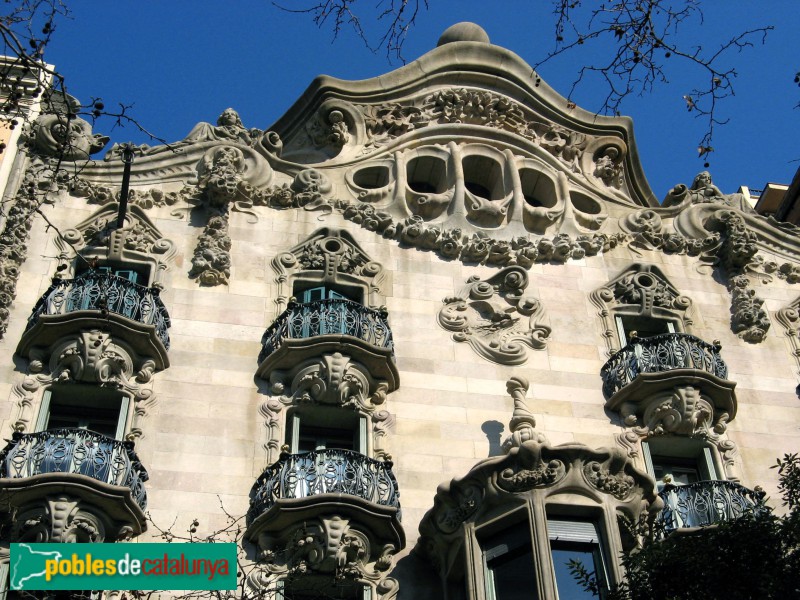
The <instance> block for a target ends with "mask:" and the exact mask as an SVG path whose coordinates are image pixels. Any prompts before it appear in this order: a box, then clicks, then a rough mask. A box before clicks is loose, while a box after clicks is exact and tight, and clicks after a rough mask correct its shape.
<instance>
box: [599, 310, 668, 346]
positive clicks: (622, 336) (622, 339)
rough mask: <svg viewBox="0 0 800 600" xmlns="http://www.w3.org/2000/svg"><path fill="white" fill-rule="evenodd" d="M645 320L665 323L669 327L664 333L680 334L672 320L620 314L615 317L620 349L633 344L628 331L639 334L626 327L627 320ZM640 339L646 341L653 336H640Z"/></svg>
mask: <svg viewBox="0 0 800 600" xmlns="http://www.w3.org/2000/svg"><path fill="white" fill-rule="evenodd" d="M644 318H646V319H649V320H651V321H653V322H663V323H665V324H666V326H667V331H664V332H663V333H678V329H677V327H676V326H677V321H674V320H672V319H664V318H659V317H647V316H643V315H630V314H625V313H620V314H617V315H615V316H614V322H615V323H616V325H617V336H618V337H619V343H620V348H624V347H625V346H627V345H628V344H630V343H631V339H630V337H629V336H628V331H636V332H637V333H638V330H636V329H633V328H629V327H626V326H625V322H624V321H625V319H644ZM655 335H661V334H655ZM639 337H640V338H642V339H646V338H647V337H651V336H639Z"/></svg>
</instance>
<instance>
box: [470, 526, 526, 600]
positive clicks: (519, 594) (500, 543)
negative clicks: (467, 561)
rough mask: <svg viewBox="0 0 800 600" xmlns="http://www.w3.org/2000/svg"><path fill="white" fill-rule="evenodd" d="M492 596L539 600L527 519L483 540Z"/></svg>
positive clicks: (500, 599)
mask: <svg viewBox="0 0 800 600" xmlns="http://www.w3.org/2000/svg"><path fill="white" fill-rule="evenodd" d="M480 543H481V548H482V549H483V556H484V561H485V564H486V573H485V578H486V588H487V589H486V596H487V598H489V599H490V600H536V598H537V597H538V596H537V591H536V590H537V584H536V572H535V571H534V568H533V567H534V565H533V552H532V549H531V540H530V529H529V527H528V524H527V522H526V523H521V524H519V525H517V526H515V527H511V528H509V529H506V530H504V531H501V532H499V533H497V534H494V535H491V536H490V537H487V538H484V539H482V540H480Z"/></svg>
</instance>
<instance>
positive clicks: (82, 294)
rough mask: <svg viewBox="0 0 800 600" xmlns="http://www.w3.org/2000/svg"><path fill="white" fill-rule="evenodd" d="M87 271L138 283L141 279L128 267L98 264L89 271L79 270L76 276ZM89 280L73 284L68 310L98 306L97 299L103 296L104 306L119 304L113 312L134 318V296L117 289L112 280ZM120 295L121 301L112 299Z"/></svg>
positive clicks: (68, 299) (135, 304)
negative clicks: (104, 281) (107, 281)
mask: <svg viewBox="0 0 800 600" xmlns="http://www.w3.org/2000/svg"><path fill="white" fill-rule="evenodd" d="M87 273H95V274H97V275H101V276H104V275H115V276H117V277H119V278H120V279H124V280H125V281H130V282H131V283H139V282H140V279H142V276H141V274H140V273H138V272H137V271H135V270H133V269H131V268H129V267H112V266H99V267H95V268H94V269H93V270H91V271H83V272H79V273H78V277H81V276H84V275H86V274H87ZM90 281H91V283H90ZM90 281H85V280H84V282H83V283H78V284H77V285H75V286H73V288H72V290H71V291H70V293H69V296H68V297H67V311H68V312H71V311H75V310H93V309H97V308H100V306H99V305H98V301H99V300H100V299H101V298H103V299H104V300H105V301H106V306H110V305H114V306H117V305H119V304H121V306H120V308H121V310H114V312H118V313H119V314H121V315H123V316H125V317H129V318H134V314H135V312H136V310H137V307H138V301H137V299H136V298H129V297H128V296H129V294H126V293H125V290H124V289H118V288H119V286H118V285H116V284H115V282H113V281H110V282H109V284H105V283H102V282H100V281H98V280H97V279H95V280H93V281H92V280H90ZM145 281H146V279H145ZM112 296H113V298H112ZM120 296H121V297H122V298H124V300H123V301H122V302H119V301H118V300H115V299H114V298H119V297H120Z"/></svg>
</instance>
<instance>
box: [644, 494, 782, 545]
mask: <svg viewBox="0 0 800 600" xmlns="http://www.w3.org/2000/svg"><path fill="white" fill-rule="evenodd" d="M659 496H661V499H662V500H663V501H664V510H663V511H661V515H660V516H659V518H658V520H657V524H658V525H659V526H660V527H659V529H660V530H661V531H662V532H663V535H668V534H670V533H672V532H673V531H676V530H679V529H694V528H697V527H708V526H709V525H716V524H718V523H722V522H724V521H732V520H734V519H738V518H739V517H741V516H743V515H745V514H746V513H749V512H753V511H756V512H757V511H764V510H768V509H767V508H766V506H765V505H764V496H765V493H764V492H763V491H760V490H756V491H754V490H750V489H747V488H746V487H744V486H741V485H739V484H738V483H734V482H732V481H698V482H697V483H690V484H688V485H678V486H676V485H667V486H665V487H664V489H663V490H662V491H661V492H660V493H659Z"/></svg>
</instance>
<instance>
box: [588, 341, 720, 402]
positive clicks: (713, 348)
mask: <svg viewBox="0 0 800 600" xmlns="http://www.w3.org/2000/svg"><path fill="white" fill-rule="evenodd" d="M719 350H720V346H719V345H716V344H715V345H712V344H709V343H707V342H704V341H703V340H701V339H699V338H696V337H695V336H693V335H689V334H688V333H664V334H661V335H654V336H652V337H647V338H641V339H636V340H635V341H633V342H631V343H630V344H628V345H627V346H625V347H624V348H623V349H622V350H620V351H619V352H617V353H616V354H615V355H614V356H612V357H611V358H610V359H608V361H607V362H606V364H604V365H603V368H602V369H601V370H600V375H601V376H602V377H603V392H604V393H605V395H606V397H611V396H613V395H614V394H615V393H616V392H618V391H619V390H621V389H622V388H624V387H625V386H626V385H628V384H629V383H631V382H632V381H633V380H634V379H636V377H637V376H638V375H639V374H641V373H658V372H662V371H672V370H674V369H698V370H702V371H705V372H707V373H710V374H712V375H715V376H717V377H719V378H721V379H726V378H727V376H728V367H727V365H726V364H725V361H723V360H722V357H721V356H720V355H719Z"/></svg>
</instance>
